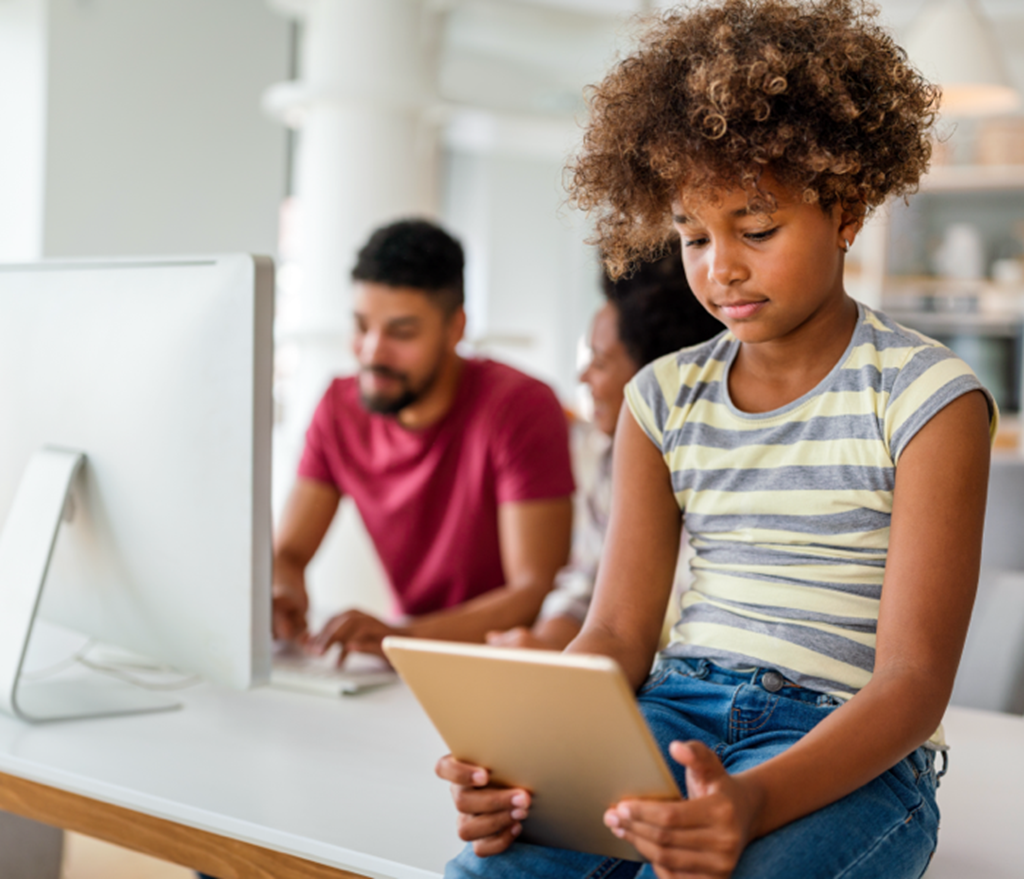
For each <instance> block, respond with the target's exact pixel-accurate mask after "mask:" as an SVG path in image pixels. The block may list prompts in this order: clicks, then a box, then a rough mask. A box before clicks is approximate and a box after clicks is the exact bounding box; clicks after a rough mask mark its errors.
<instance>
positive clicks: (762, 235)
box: [744, 226, 779, 241]
mask: <svg viewBox="0 0 1024 879" xmlns="http://www.w3.org/2000/svg"><path fill="white" fill-rule="evenodd" d="M778 228H779V227H778V226H776V227H775V228H773V229H765V230H764V231H762V232H747V234H746V235H745V236H744V237H745V238H746V239H747V240H748V241H767V240H768V239H769V238H771V237H772V235H774V234H775V233H776V232H777V231H778Z"/></svg>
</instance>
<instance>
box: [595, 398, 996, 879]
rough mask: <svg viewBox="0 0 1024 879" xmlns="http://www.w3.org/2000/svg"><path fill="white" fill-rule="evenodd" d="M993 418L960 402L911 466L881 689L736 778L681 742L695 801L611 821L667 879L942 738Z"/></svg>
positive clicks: (645, 808)
mask: <svg viewBox="0 0 1024 879" xmlns="http://www.w3.org/2000/svg"><path fill="white" fill-rule="evenodd" d="M988 419H989V416H988V407H987V404H986V402H985V399H984V397H983V395H982V394H981V393H980V392H972V393H970V394H967V395H965V396H963V397H960V398H958V399H957V400H955V401H953V402H952V403H950V404H949V405H948V406H947V407H946V408H944V409H943V410H942V411H940V412H939V413H938V414H937V415H935V417H934V418H932V419H931V421H929V422H928V424H926V425H925V426H924V427H923V428H922V429H921V430H920V432H919V433H918V434H917V435H916V436H915V437H914V439H913V440H911V442H910V443H909V444H908V445H907V447H906V449H905V450H904V452H903V454H902V456H901V457H900V460H899V464H898V466H897V469H896V485H895V492H894V498H893V512H892V522H891V532H890V541H889V552H888V561H887V563H886V571H885V580H884V586H883V589H882V599H881V606H880V611H879V619H878V635H877V644H876V652H875V668H874V674H873V676H872V679H871V681H870V683H869V684H868V685H867V686H866V687H864V689H863V690H861V691H860V692H859V693H858V694H857V695H856V696H855V697H854V698H853V699H851V700H850V701H849V702H847V703H846V704H845V705H843V706H842V707H840V708H838V709H837V710H836V711H834V712H833V713H832V714H831V715H830V716H829V717H828V718H827V719H825V720H824V721H822V722H821V723H820V724H819V725H818V726H816V727H815V728H814V729H813V730H812V731H811V732H810V733H808V734H807V735H806V736H805V737H804V738H803V739H801V741H800V742H799V743H797V744H796V745H794V746H793V747H791V748H790V749H789V750H787V751H785V752H784V753H782V754H780V755H779V756H777V757H774V758H772V759H771V760H768V761H766V762H765V763H763V764H761V765H760V766H758V767H756V768H754V769H750V770H748V771H746V772H743V773H739V774H737V775H735V776H728V775H726V774H725V772H724V770H722V768H721V764H720V763H718V761H717V758H715V756H714V755H713V754H712V753H711V752H710V751H708V750H707V749H706V748H703V747H701V746H699V745H697V744H691V745H683V744H680V743H676V744H674V745H673V748H672V753H673V756H674V757H675V759H677V760H678V761H679V762H681V763H683V764H685V765H686V766H687V767H688V768H687V786H688V787H689V788H690V790H689V794H690V799H688V800H686V801H683V802H681V803H656V802H653V801H630V802H624V803H620V804H619V805H618V806H617V807H616V808H615V809H613V810H610V811H609V813H608V814H607V815H606V821H607V823H608V824H609V826H611V827H612V828H613V830H614V831H615V832H616V833H617V834H618V835H620V836H624V837H625V838H626V839H629V840H630V841H631V842H632V843H633V844H634V845H636V846H637V848H638V849H639V850H640V851H641V852H642V853H643V854H644V855H645V856H647V857H648V858H650V859H651V861H652V862H653V863H654V864H656V865H657V866H658V868H659V870H658V873H659V876H662V877H669V876H673V875H675V874H676V873H677V872H678V873H680V874H682V873H685V874H686V875H687V876H690V875H697V876H728V875H729V874H730V872H731V870H732V867H733V866H734V865H735V863H736V861H737V860H738V858H739V855H740V854H741V853H742V850H743V848H744V846H745V845H746V844H747V843H748V842H749V841H750V840H751V839H754V838H756V837H758V836H762V835H764V834H767V833H769V832H771V831H772V830H775V829H776V828H778V827H781V826H782V825H784V824H787V823H789V822H790V821H793V820H795V819H797V818H800V817H801V816H803V815H807V814H809V813H810V812H813V811H815V810H816V809H820V808H822V807H824V806H826V805H828V804H829V803H832V802H835V801H836V800H838V799H840V798H841V797H843V796H845V795H846V794H848V793H850V792H852V791H854V790H856V789H857V788H859V787H861V786H862V785H864V784H866V783H867V782H869V781H871V780H872V779H874V778H876V777H878V776H879V775H881V774H882V773H883V772H885V771H886V770H888V769H889V768H890V767H892V766H893V765H895V764H896V763H897V762H899V761H900V760H901V759H903V758H904V757H905V756H906V755H907V754H909V753H910V752H911V751H913V750H914V749H915V748H917V747H918V746H920V745H921V744H922V743H923V742H924V741H926V740H927V739H928V737H929V736H930V735H931V734H932V733H933V732H934V731H935V729H936V728H937V727H938V726H939V724H940V722H941V720H942V715H943V713H944V711H945V709H946V704H947V702H948V700H949V696H950V693H951V691H952V688H953V679H954V677H955V674H956V669H957V665H958V663H959V660H960V653H961V650H962V648H963V644H964V639H965V637H966V634H967V626H968V622H969V621H970V616H971V607H972V604H973V602H974V595H975V591H976V589H977V582H978V570H979V566H980V559H981V536H982V526H983V522H984V513H985V496H986V490H987V486H988V467H989V433H988ZM607 574H608V578H609V579H611V578H612V577H613V576H614V572H612V571H608V572H607ZM637 591H639V590H637ZM581 637H582V636H581Z"/></svg>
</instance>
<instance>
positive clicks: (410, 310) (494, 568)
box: [274, 220, 573, 655]
mask: <svg viewBox="0 0 1024 879" xmlns="http://www.w3.org/2000/svg"><path fill="white" fill-rule="evenodd" d="M463 265H464V259H463V252H462V247H461V245H460V244H459V243H458V241H456V240H455V239H454V238H452V237H451V236H450V235H449V234H448V233H447V232H445V231H444V230H443V229H441V228H440V227H438V226H437V225H435V224H433V223H431V222H428V221H425V220H403V221H400V222H397V223H393V224H391V225H389V226H386V227H384V228H382V229H378V230H377V231H376V232H374V233H373V235H372V236H371V237H370V239H369V241H368V242H367V243H366V245H365V246H364V247H363V248H362V250H361V251H360V252H359V256H358V260H357V262H356V266H355V268H354V269H353V271H352V278H353V281H354V282H355V283H354V308H353V316H354V319H355V333H354V344H353V348H354V353H355V356H356V359H357V361H358V364H359V373H358V375H357V376H352V377H348V378H340V379H335V380H334V381H333V382H332V383H331V385H330V387H329V388H328V389H327V392H326V393H325V394H324V397H323V399H322V400H321V402H320V404H319V406H318V407H317V410H316V413H315V414H314V416H313V420H312V423H311V425H310V427H309V430H308V432H307V434H306V446H305V450H304V452H303V455H302V459H301V462H300V464H299V469H298V478H297V481H296V483H295V487H294V489H293V491H292V493H291V495H290V497H289V500H288V503H287V506H286V508H285V512H284V515H283V517H282V520H281V523H280V528H279V530H278V533H277V535H276V539H275V546H274V634H275V636H276V637H278V638H285V639H296V638H297V639H304V640H308V641H310V642H311V644H312V645H313V647H314V649H316V650H318V651H321V652H322V651H324V650H326V649H328V648H329V647H330V646H331V645H332V644H334V643H340V644H341V645H342V651H343V655H344V654H345V653H348V652H350V651H356V652H365V653H378V654H379V653H380V642H381V640H382V638H383V637H384V636H385V635H388V634H404V635H411V636H413V637H424V638H441V639H446V640H458V641H483V639H484V636H485V634H486V633H487V632H489V631H491V630H495V629H508V628H512V627H514V626H519V625H529V624H530V622H532V620H533V618H534V617H535V616H536V615H537V612H538V610H539V609H540V606H541V603H542V602H543V600H544V596H545V595H546V593H547V592H548V590H549V589H550V588H551V584H552V582H553V579H554V576H555V574H556V572H557V571H558V569H559V568H560V567H561V566H562V565H564V564H565V562H566V559H567V556H568V553H569V542H570V531H571V518H572V512H571V499H570V497H571V495H572V492H573V482H572V474H571V469H570V461H569V450H568V436H567V426H566V418H565V415H564V413H563V411H562V408H561V406H560V405H559V402H558V400H557V398H556V397H555V395H554V393H553V392H552V391H551V389H550V388H549V387H548V386H547V385H545V384H543V383H542V382H540V381H537V380H536V379H533V378H530V377H529V376H526V375H524V374H523V373H521V372H519V371H517V370H515V369H513V368H511V367H509V366H506V365H504V364H501V363H497V362H495V361H492V360H486V359H477V358H466V357H462V356H460V355H459V354H458V353H457V346H458V343H459V342H460V341H461V339H462V337H463V332H464V330H465V326H466V313H465V311H464V309H463V280H462V277H463ZM343 495H349V496H350V497H351V498H352V499H353V500H354V501H355V504H356V506H357V507H358V509H359V512H360V514H361V515H362V518H363V522H364V523H365V525H366V528H367V531H368V532H369V534H370V536H371V538H372V539H373V542H374V544H375V546H376V548H377V552H378V554H379V555H380V559H381V561H382V563H383V566H384V569H385V571H386V572H387V574H388V579H389V581H390V584H391V588H392V590H393V593H394V598H395V601H396V605H397V607H398V609H399V611H400V612H401V614H402V615H403V616H402V619H401V620H399V621H392V622H387V623H386V622H384V621H382V620H379V619H376V618H375V617H372V616H370V615H369V614H365V613H362V612H361V611H357V610H350V611H347V612H346V613H343V614H340V615H339V616H336V617H334V618H333V619H331V620H330V621H329V622H328V623H327V625H326V626H325V627H324V628H323V630H322V631H320V632H319V633H316V634H315V635H311V634H310V633H309V632H308V631H307V628H306V611H307V607H308V600H307V596H306V588H305V569H306V566H307V564H308V563H309V561H310V560H311V559H312V557H313V554H314V553H315V552H316V550H317V547H318V546H319V545H320V542H321V541H322V540H323V537H324V534H325V533H326V532H327V529H328V527H329V526H330V523H331V520H332V519H333V517H334V515H335V512H336V511H337V508H338V503H339V501H340V500H341V498H342V496H343Z"/></svg>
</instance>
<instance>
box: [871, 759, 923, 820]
mask: <svg viewBox="0 0 1024 879" xmlns="http://www.w3.org/2000/svg"><path fill="white" fill-rule="evenodd" d="M923 751H924V749H923V748H918V749H917V750H916V751H914V752H913V753H911V754H910V755H908V756H906V757H904V758H903V759H902V760H900V762H899V763H897V764H896V765H895V766H893V767H892V769H890V770H889V771H888V772H885V773H883V775H882V781H883V782H884V783H885V784H886V786H887V787H888V788H889V789H890V790H891V791H892V792H893V794H895V795H896V797H897V798H898V799H899V801H900V802H901V803H902V804H903V806H904V807H905V808H906V810H907V812H909V813H914V812H916V811H917V810H918V809H920V808H921V805H922V804H923V803H924V800H925V797H926V796H930V794H931V792H932V791H933V790H934V784H929V782H930V780H931V778H930V776H931V773H930V762H931V761H930V760H929V758H928V757H927V755H925V754H923V753H921V752H923ZM922 782H923V783H924V785H923V786H924V789H923V790H922Z"/></svg>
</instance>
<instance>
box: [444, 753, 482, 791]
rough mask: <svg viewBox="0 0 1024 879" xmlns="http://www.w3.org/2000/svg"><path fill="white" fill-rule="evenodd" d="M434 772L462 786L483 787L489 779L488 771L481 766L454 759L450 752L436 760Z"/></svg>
mask: <svg viewBox="0 0 1024 879" xmlns="http://www.w3.org/2000/svg"><path fill="white" fill-rule="evenodd" d="M434 772H435V773H436V774H437V776H438V777H439V778H443V779H444V780H445V781H450V782H452V784H458V785H463V786H464V787H483V786H484V785H485V784H487V782H488V781H489V780H490V773H489V772H488V771H487V770H486V769H484V768H483V767H482V766H476V765H474V764H472V763H465V762H463V761H462V760H456V759H455V758H454V757H453V756H452V755H451V754H445V756H443V757H442V758H441V759H440V760H438V761H437V766H435V767H434Z"/></svg>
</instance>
